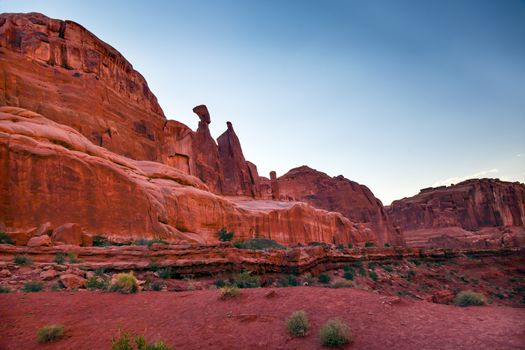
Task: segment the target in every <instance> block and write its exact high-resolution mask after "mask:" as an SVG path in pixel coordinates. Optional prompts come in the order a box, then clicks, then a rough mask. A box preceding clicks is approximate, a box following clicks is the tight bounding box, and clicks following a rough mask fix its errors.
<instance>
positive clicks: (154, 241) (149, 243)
mask: <svg viewBox="0 0 525 350" xmlns="http://www.w3.org/2000/svg"><path fill="white" fill-rule="evenodd" d="M154 244H164V245H169V243H168V242H166V241H163V240H162V239H138V240H136V241H135V242H133V245H145V246H148V248H150V247H151V246H152V245H154Z"/></svg>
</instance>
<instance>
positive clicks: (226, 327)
mask: <svg viewBox="0 0 525 350" xmlns="http://www.w3.org/2000/svg"><path fill="white" fill-rule="evenodd" d="M272 290H273V291H275V293H276V296H274V297H271V298H269V297H267V296H266V294H267V293H269V292H270V291H272ZM218 296H219V292H218V291H212V290H209V291H194V292H182V293H174V292H142V293H138V294H134V295H121V294H116V293H103V292H61V293H53V292H45V293H30V294H24V293H11V294H2V295H0V320H1V322H0V349H5V350H8V349H108V348H109V347H110V340H111V338H112V337H113V336H115V335H117V334H118V331H119V329H122V330H127V331H133V332H138V333H143V334H145V335H146V338H147V339H148V340H151V341H153V340H156V339H158V338H162V339H164V340H165V341H166V342H168V343H169V344H170V345H171V346H173V347H174V349H318V348H321V347H320V345H319V337H318V330H319V328H320V326H321V325H322V323H324V322H325V321H326V320H327V319H329V318H333V317H337V318H340V319H343V320H345V321H346V322H348V324H349V325H350V327H351V328H352V332H353V335H354V342H353V344H352V345H349V346H347V348H349V349H405V350H410V349H417V350H423V349H524V348H525V308H509V307H502V306H483V307H468V308H459V307H455V306H451V305H439V304H433V303H428V302H425V301H414V300H411V299H406V298H401V299H398V298H396V297H385V296H381V295H379V294H376V293H373V292H367V291H362V290H356V289H329V288H314V287H296V288H276V289H268V288H264V289H263V288H258V289H250V290H248V289H244V290H242V295H241V297H240V298H239V299H236V300H227V301H224V300H219V299H218ZM299 309H304V310H305V311H306V312H307V313H308V315H309V317H310V321H311V325H312V331H311V333H310V334H309V335H308V336H307V337H306V338H302V339H297V338H292V337H290V336H289V335H288V334H287V332H286V327H285V320H286V318H287V317H288V316H289V315H290V314H291V313H292V312H293V311H295V310H299ZM52 323H59V324H63V325H64V326H65V328H66V335H65V337H64V338H63V339H61V340H59V341H57V342H55V343H52V344H46V345H40V344H38V343H37V341H36V331H37V330H38V329H39V328H40V327H42V326H44V325H46V324H52Z"/></svg>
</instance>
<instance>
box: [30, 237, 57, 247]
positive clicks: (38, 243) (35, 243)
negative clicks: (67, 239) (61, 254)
mask: <svg viewBox="0 0 525 350" xmlns="http://www.w3.org/2000/svg"><path fill="white" fill-rule="evenodd" d="M52 244H53V243H52V242H51V237H49V236H48V235H40V236H36V237H32V238H31V239H29V241H28V242H27V246H28V247H43V246H46V247H49V246H51V245H52Z"/></svg>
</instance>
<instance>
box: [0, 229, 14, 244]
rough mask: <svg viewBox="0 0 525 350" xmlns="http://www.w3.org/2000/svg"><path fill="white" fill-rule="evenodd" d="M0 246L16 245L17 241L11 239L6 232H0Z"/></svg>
mask: <svg viewBox="0 0 525 350" xmlns="http://www.w3.org/2000/svg"><path fill="white" fill-rule="evenodd" d="M0 244H11V245H15V241H13V240H12V239H11V237H9V236H8V235H7V233H5V232H0Z"/></svg>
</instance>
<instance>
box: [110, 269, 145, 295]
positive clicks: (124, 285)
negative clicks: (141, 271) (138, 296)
mask: <svg viewBox="0 0 525 350" xmlns="http://www.w3.org/2000/svg"><path fill="white" fill-rule="evenodd" d="M138 289H139V288H138V284H137V279H136V278H135V276H134V275H133V272H130V273H119V274H118V275H117V276H116V279H115V280H114V281H113V282H112V284H111V286H110V288H109V290H110V291H112V292H120V293H124V294H129V293H136V292H137V291H138Z"/></svg>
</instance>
